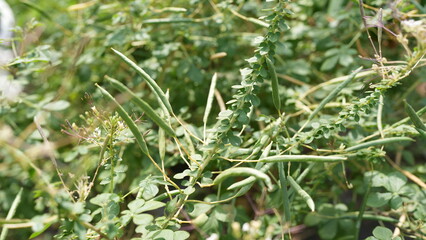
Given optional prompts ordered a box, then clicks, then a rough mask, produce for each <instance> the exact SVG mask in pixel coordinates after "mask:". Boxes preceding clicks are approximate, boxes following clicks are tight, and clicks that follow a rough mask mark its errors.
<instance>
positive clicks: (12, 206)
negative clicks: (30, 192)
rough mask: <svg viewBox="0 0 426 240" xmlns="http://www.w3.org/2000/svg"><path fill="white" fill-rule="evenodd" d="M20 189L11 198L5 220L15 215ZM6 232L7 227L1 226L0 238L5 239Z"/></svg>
mask: <svg viewBox="0 0 426 240" xmlns="http://www.w3.org/2000/svg"><path fill="white" fill-rule="evenodd" d="M22 190H23V188H21V189H20V190H19V192H18V194H16V197H15V199H14V200H13V202H12V205H11V206H10V209H9V212H8V213H7V216H6V219H5V220H10V219H12V218H13V215H15V212H16V209H17V208H18V205H19V203H20V202H21V197H22ZM7 232H8V228H7V227H3V228H2V230H1V234H0V240H5V239H6V236H7Z"/></svg>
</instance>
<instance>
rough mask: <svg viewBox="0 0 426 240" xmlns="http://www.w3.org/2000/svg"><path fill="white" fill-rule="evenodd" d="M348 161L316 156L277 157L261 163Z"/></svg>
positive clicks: (340, 158) (265, 159) (262, 160)
mask: <svg viewBox="0 0 426 240" xmlns="http://www.w3.org/2000/svg"><path fill="white" fill-rule="evenodd" d="M344 160H347V158H346V157H341V156H315V155H277V156H271V157H266V158H262V159H260V160H259V161H260V162H336V161H344Z"/></svg>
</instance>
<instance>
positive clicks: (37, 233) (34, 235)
mask: <svg viewBox="0 0 426 240" xmlns="http://www.w3.org/2000/svg"><path fill="white" fill-rule="evenodd" d="M51 225H52V223H48V224H45V225H44V227H43V228H42V229H41V230H40V231H38V232H34V233H32V234H31V236H30V237H29V239H33V238H36V237H38V236H39V235H40V234H42V233H44V232H45V231H46V230H47V229H48V228H49V227H50V226H51Z"/></svg>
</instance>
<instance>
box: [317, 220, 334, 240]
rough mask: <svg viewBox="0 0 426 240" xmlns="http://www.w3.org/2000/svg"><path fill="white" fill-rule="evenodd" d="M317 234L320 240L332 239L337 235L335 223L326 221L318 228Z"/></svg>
mask: <svg viewBox="0 0 426 240" xmlns="http://www.w3.org/2000/svg"><path fill="white" fill-rule="evenodd" d="M318 234H319V235H320V237H321V238H322V239H334V237H335V236H336V234H337V221H335V220H331V221H328V222H327V223H326V224H324V225H323V226H321V227H320V229H319V231H318Z"/></svg>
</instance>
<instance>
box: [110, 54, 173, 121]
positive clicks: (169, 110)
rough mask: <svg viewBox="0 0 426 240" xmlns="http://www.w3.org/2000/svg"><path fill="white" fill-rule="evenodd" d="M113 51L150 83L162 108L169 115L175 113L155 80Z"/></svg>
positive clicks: (122, 55)
mask: <svg viewBox="0 0 426 240" xmlns="http://www.w3.org/2000/svg"><path fill="white" fill-rule="evenodd" d="M111 49H112V51H114V53H115V54H117V56H119V57H120V58H121V59H122V60H123V61H124V62H125V63H127V65H129V66H130V67H131V68H133V69H134V70H136V72H137V73H138V74H139V75H140V76H141V77H142V78H143V79H145V80H146V82H147V83H148V86H149V87H150V88H151V89H152V91H153V92H154V94H155V95H156V96H157V99H158V101H159V103H160V105H161V106H162V107H165V108H166V109H167V111H166V112H167V113H168V115H170V114H172V113H173V109H172V106H171V105H170V102H169V100H167V97H166V95H165V94H164V92H163V90H161V88H160V87H159V86H158V84H157V83H156V82H155V80H154V79H152V78H151V76H149V75H148V73H146V72H145V71H144V70H143V69H142V68H140V67H139V66H138V65H137V64H136V63H134V62H133V61H132V60H130V59H129V58H127V57H126V56H124V54H122V53H121V52H119V51H117V50H115V49H114V48H111Z"/></svg>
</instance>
